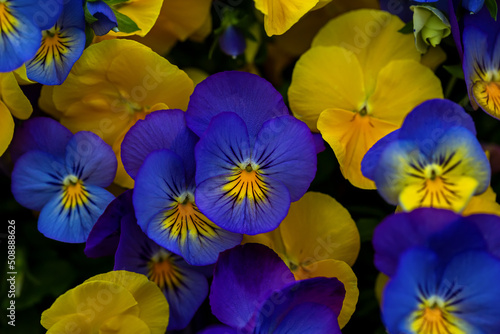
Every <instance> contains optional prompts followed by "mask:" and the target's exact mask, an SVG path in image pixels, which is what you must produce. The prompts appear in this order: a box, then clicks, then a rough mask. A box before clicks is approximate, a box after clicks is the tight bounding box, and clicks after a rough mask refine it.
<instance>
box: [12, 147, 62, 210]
mask: <svg viewBox="0 0 500 334" xmlns="http://www.w3.org/2000/svg"><path fill="white" fill-rule="evenodd" d="M65 175H66V169H65V167H64V165H63V161H62V159H61V158H58V157H56V156H53V155H51V154H49V153H46V152H41V151H31V152H28V153H25V154H24V155H23V156H21V158H19V160H18V161H17V163H16V165H15V166H14V170H13V171H12V194H13V195H14V198H15V199H16V201H18V202H19V204H21V205H22V206H24V207H27V208H28V209H31V210H37V211H40V210H42V208H43V207H44V206H45V205H46V204H47V203H48V202H49V201H50V200H51V199H52V198H53V197H54V196H56V194H57V193H58V192H59V191H60V190H61V187H62V181H63V179H64V177H65Z"/></svg>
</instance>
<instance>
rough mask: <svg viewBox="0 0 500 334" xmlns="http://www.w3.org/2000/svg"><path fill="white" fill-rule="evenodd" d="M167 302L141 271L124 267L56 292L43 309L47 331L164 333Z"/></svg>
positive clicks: (166, 322) (43, 320)
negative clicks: (49, 304) (64, 290)
mask: <svg viewBox="0 0 500 334" xmlns="http://www.w3.org/2000/svg"><path fill="white" fill-rule="evenodd" d="M168 311H169V307H168V303H167V301H166V299H165V297H164V296H163V295H162V293H161V291H160V289H159V288H158V287H157V286H156V285H155V284H154V283H153V282H150V281H148V279H147V278H146V277H145V276H144V275H140V274H136V273H133V272H128V271H125V270H121V271H111V272H109V273H105V274H100V275H96V276H94V277H91V278H89V279H88V280H86V281H85V282H83V283H82V284H80V285H78V286H76V287H75V288H73V289H71V290H68V291H67V292H65V293H64V294H63V295H61V296H59V297H58V298H57V299H56V301H55V302H54V303H53V304H52V306H51V307H50V308H48V309H47V310H45V311H44V312H43V313H42V319H41V321H40V322H41V324H42V326H43V327H45V328H46V329H47V330H48V331H47V333H63V332H68V331H73V330H75V329H78V330H79V331H81V332H82V333H151V334H164V333H165V331H166V329H167V325H168V321H169V316H168V314H169V313H168Z"/></svg>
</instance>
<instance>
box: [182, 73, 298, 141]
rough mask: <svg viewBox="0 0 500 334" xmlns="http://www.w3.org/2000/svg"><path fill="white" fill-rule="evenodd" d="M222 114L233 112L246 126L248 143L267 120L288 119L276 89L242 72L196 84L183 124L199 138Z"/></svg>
mask: <svg viewBox="0 0 500 334" xmlns="http://www.w3.org/2000/svg"><path fill="white" fill-rule="evenodd" d="M221 112H235V113H237V114H238V116H240V117H241V118H242V119H243V121H244V122H245V124H246V126H247V128H248V134H249V136H250V141H251V142H253V139H254V138H255V137H256V136H257V133H258V132H259V130H260V128H261V127H262V125H263V124H264V122H265V121H267V120H268V119H270V118H273V117H278V116H283V115H288V114H289V112H288V108H287V107H286V105H285V103H284V102H283V98H282V96H281V95H280V93H278V91H276V89H275V88H274V87H273V86H272V85H271V84H270V83H269V82H268V81H266V80H265V79H262V78H261V77H259V76H257V75H255V74H250V73H245V72H238V71H232V72H221V73H216V74H213V75H211V76H209V77H208V78H207V79H205V80H204V81H202V82H201V83H200V84H198V85H197V86H196V87H195V89H194V93H193V95H191V99H190V101H189V106H188V109H187V112H186V121H187V124H188V126H189V127H190V128H191V130H193V131H194V133H196V134H197V135H198V136H199V137H201V136H202V135H203V133H204V132H205V131H206V130H207V128H208V125H209V124H210V120H211V119H212V118H213V117H214V116H216V115H218V114H219V113H221Z"/></svg>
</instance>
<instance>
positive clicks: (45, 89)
mask: <svg viewBox="0 0 500 334" xmlns="http://www.w3.org/2000/svg"><path fill="white" fill-rule="evenodd" d="M54 87H55V86H47V85H43V86H42V90H41V92H40V98H39V99H38V106H39V107H40V109H42V110H43V111H44V112H46V113H47V114H49V115H51V116H53V117H54V118H56V119H60V118H61V117H62V113H61V112H60V111H59V110H57V108H56V105H55V104H54V98H53V96H54Z"/></svg>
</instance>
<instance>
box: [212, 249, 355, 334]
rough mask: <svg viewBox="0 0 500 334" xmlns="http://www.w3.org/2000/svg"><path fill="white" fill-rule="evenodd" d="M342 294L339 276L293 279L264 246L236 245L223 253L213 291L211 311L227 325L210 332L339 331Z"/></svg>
mask: <svg viewBox="0 0 500 334" xmlns="http://www.w3.org/2000/svg"><path fill="white" fill-rule="evenodd" d="M344 294H345V290H344V287H343V286H342V283H340V282H339V281H338V280H337V279H335V278H325V277H317V278H311V279H308V280H303V281H297V282H295V280H294V278H293V274H292V273H291V272H290V270H289V269H288V268H287V267H286V265H285V264H284V263H283V261H282V260H281V259H280V258H279V257H278V256H277V255H276V253H274V252H273V251H272V250H270V249H269V248H267V247H265V246H262V245H259V244H246V245H243V246H237V247H235V248H233V249H230V250H227V251H224V252H223V253H221V254H220V256H219V259H218V260H217V263H216V265H215V270H214V279H213V282H212V286H211V289H210V297H209V298H210V306H211V308H212V313H213V314H214V315H215V316H216V317H217V318H218V319H219V320H220V321H221V322H222V323H224V324H225V325H227V326H229V327H224V326H218V327H217V328H215V329H211V330H209V331H208V332H207V333H219V334H223V333H276V334H284V333H308V334H309V333H310V334H313V333H340V328H339V325H338V322H337V317H338V315H339V313H340V310H341V308H342V300H343V298H344Z"/></svg>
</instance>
